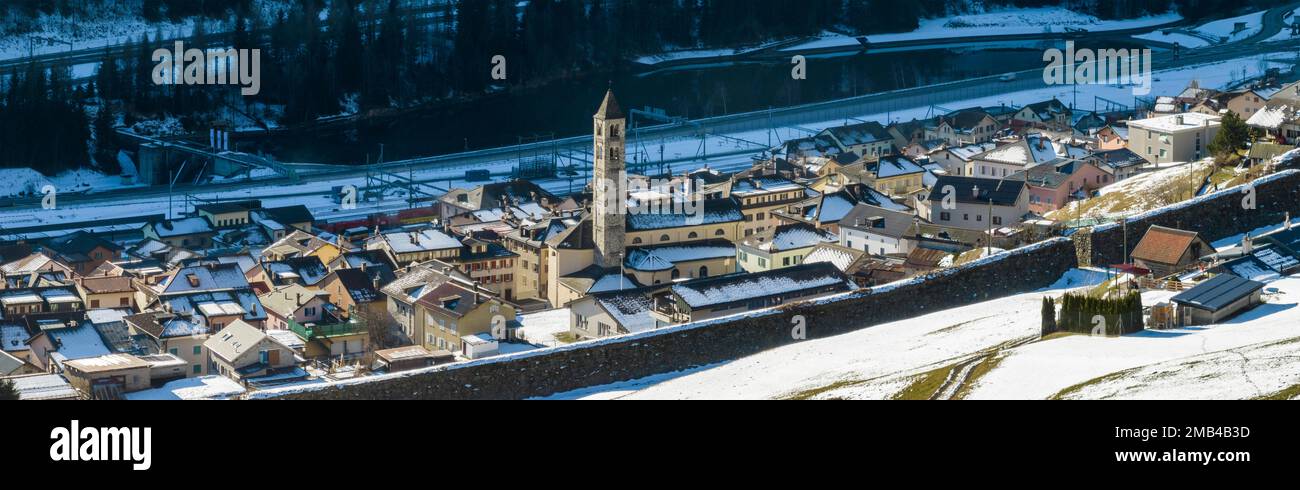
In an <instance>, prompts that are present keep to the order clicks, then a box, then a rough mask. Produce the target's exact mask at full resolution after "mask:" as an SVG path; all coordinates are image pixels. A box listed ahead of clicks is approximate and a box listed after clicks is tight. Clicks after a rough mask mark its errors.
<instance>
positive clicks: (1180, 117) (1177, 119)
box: [1174, 114, 1183, 126]
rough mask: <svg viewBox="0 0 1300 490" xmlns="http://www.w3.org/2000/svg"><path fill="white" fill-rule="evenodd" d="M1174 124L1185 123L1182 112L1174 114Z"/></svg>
mask: <svg viewBox="0 0 1300 490" xmlns="http://www.w3.org/2000/svg"><path fill="white" fill-rule="evenodd" d="M1174 124H1177V125H1179V126H1182V125H1183V115H1182V114H1179V115H1177V116H1174Z"/></svg>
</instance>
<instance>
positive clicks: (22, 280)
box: [0, 252, 74, 289]
mask: <svg viewBox="0 0 1300 490" xmlns="http://www.w3.org/2000/svg"><path fill="white" fill-rule="evenodd" d="M73 275H74V274H73V271H72V268H71V267H68V266H67V265H64V264H63V263H62V262H59V261H58V260H55V259H54V258H52V257H50V256H49V255H46V254H45V253H44V252H36V253H33V254H30V255H27V256H26V257H23V258H21V259H18V260H14V261H12V262H9V263H6V264H4V265H3V266H0V278H3V279H4V282H3V283H2V284H0V289H18V288H35V287H49V286H65V285H67V284H69V283H71V281H72V279H73Z"/></svg>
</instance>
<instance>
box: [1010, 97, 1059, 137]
mask: <svg viewBox="0 0 1300 490" xmlns="http://www.w3.org/2000/svg"><path fill="white" fill-rule="evenodd" d="M1072 122H1073V111H1071V110H1070V108H1069V107H1066V106H1065V104H1063V103H1062V102H1061V101H1059V100H1056V99H1055V98H1052V99H1051V100H1045V101H1042V102H1035V103H1033V104H1029V105H1027V106H1024V107H1022V108H1020V110H1019V111H1018V112H1016V115H1015V116H1013V117H1012V118H1011V125H1012V127H1013V128H1016V129H1020V128H1026V127H1027V128H1036V129H1047V130H1051V131H1058V132H1068V131H1070V130H1071V127H1070V124H1071V123H1072Z"/></svg>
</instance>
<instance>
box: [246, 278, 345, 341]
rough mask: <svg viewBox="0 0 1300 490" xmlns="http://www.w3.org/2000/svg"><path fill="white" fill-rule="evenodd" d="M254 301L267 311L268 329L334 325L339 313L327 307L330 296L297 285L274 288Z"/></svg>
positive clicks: (326, 293) (331, 306)
mask: <svg viewBox="0 0 1300 490" xmlns="http://www.w3.org/2000/svg"><path fill="white" fill-rule="evenodd" d="M257 299H258V300H259V301H261V302H262V307H263V308H265V309H266V329H267V330H288V329H289V324H290V322H297V323H300V324H306V323H320V322H335V321H337V320H338V316H337V314H336V313H337V312H338V311H340V310H338V309H336V308H334V307H333V305H332V304H330V293H328V292H325V291H321V290H315V289H307V288H305V287H303V286H302V285H299V284H289V285H286V286H280V287H277V288H275V289H274V290H272V291H271V292H269V293H266V294H263V295H260V296H258V297H257Z"/></svg>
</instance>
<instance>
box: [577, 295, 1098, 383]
mask: <svg viewBox="0 0 1300 490" xmlns="http://www.w3.org/2000/svg"><path fill="white" fill-rule="evenodd" d="M1104 279H1105V275H1104V274H1101V273H1098V272H1096V271H1082V270H1076V271H1072V272H1070V273H1069V274H1067V275H1066V276H1065V277H1063V278H1062V280H1061V281H1060V282H1059V283H1057V284H1055V285H1053V287H1052V288H1051V289H1049V291H1051V292H1054V293H1059V292H1061V291H1064V290H1068V289H1074V288H1079V287H1083V286H1089V285H1096V284H1100V283H1101V282H1102V281H1103V280H1104ZM1043 294H1044V293H1043V292H1035V293H1027V294H1021V295H1016V296H1011V297H1007V298H1003V299H999V300H995V301H990V302H986V303H978V304H974V305H970V306H965V307H961V308H955V309H951V310H946V311H940V312H935V313H931V314H928V315H923V316H919V317H916V318H911V319H908V320H904V321H899V322H893V323H886V324H883V325H877V326H874V327H870V328H864V329H862V330H858V331H856V332H850V333H846V334H843V335H838V336H835V337H829V338H824V339H816V340H809V341H806V342H800V343H797V344H792V345H788V346H785V347H780V348H777V349H773V350H769V351H766V352H762V353H759V354H755V355H753V356H749V357H745V358H742V359H737V360H734V361H731V362H728V363H723V364H718V365H715V366H712V367H708V368H703V369H696V370H692V371H688V372H682V373H671V374H665V375H659V376H654V377H651V378H647V379H641V380H634V381H629V382H626V383H615V384H612V385H606V386H600V387H593V388H587V389H583V390H580V391H577V392H571V393H562V394H558V395H556V396H555V398H632V399H683V398H685V399H691V398H705V399H714V398H722V399H755V398H782V397H786V396H790V395H794V394H797V393H800V392H803V391H806V390H818V389H824V388H825V387H828V386H844V387H846V388H842V389H841V390H848V389H850V388H848V387H851V390H852V393H849V392H848V391H839V392H838V393H837V395H836V396H845V397H848V398H888V397H890V396H891V395H893V394H894V393H896V392H897V391H898V390H900V389H902V388H903V387H904V386H906V384H907V383H908V380H909V378H910V377H911V376H913V375H916V374H919V373H921V372H925V371H928V370H931V369H934V368H935V367H938V366H941V365H945V364H950V363H952V362H956V361H957V360H960V359H962V358H964V357H967V356H970V355H973V354H976V353H978V352H980V351H982V350H984V349H987V348H990V347H995V346H998V345H1002V344H1006V343H1011V342H1017V341H1024V340H1028V339H1032V338H1036V337H1037V335H1038V331H1039V328H1040V325H1039V322H1040V318H1041V317H1040V316H1039V313H1040V311H1041V308H1042V297H1043ZM816 329H817V325H815V324H809V325H808V330H809V332H814V331H816Z"/></svg>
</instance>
